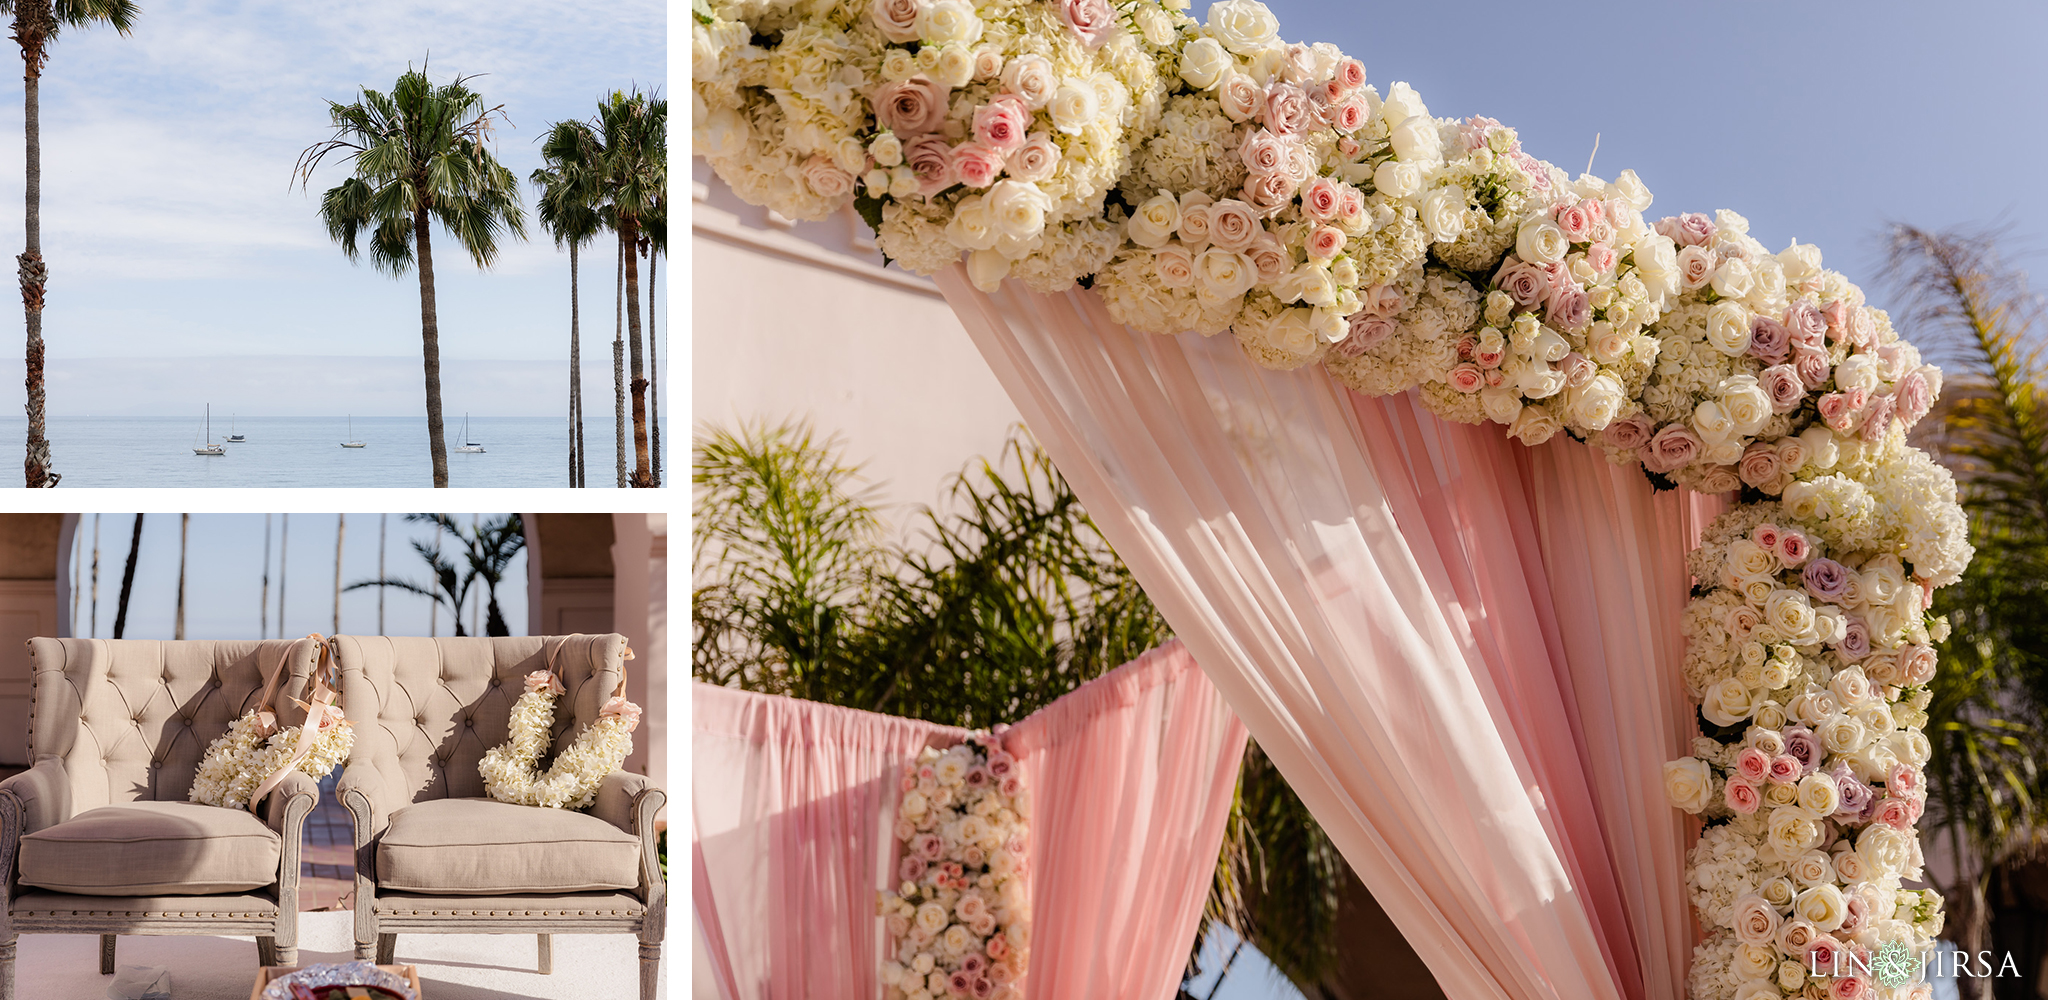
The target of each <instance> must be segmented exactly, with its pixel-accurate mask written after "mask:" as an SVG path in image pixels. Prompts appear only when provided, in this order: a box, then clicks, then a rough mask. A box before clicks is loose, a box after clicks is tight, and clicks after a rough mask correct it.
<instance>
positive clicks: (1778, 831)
mask: <svg viewBox="0 0 2048 1000" xmlns="http://www.w3.org/2000/svg"><path fill="white" fill-rule="evenodd" d="M1777 787H1783V786H1777ZM1768 831H1769V832H1768V834H1767V837H1768V839H1769V841H1770V845H1771V849H1772V850H1774V851H1776V852H1778V856H1779V857H1781V858H1796V857H1798V856H1799V855H1801V854H1803V853H1805V852H1807V851H1810V850H1812V849H1814V848H1815V847H1818V846H1820V840H1821V837H1822V835H1823V831H1822V829H1821V823H1820V817H1819V816H1817V815H1815V814H1814V813H1813V812H1811V811H1810V810H1807V809H1803V808H1801V807H1799V806H1796V805H1793V806H1779V807H1778V808H1776V809H1773V810H1771V818H1770V823H1769V827H1768Z"/></svg>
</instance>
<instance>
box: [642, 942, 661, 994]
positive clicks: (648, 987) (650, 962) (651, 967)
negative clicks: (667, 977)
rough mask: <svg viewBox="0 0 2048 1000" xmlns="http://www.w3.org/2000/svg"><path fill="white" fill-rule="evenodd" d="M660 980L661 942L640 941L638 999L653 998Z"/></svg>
mask: <svg viewBox="0 0 2048 1000" xmlns="http://www.w3.org/2000/svg"><path fill="white" fill-rule="evenodd" d="M660 981H661V942H659V941H656V942H654V943H652V944H649V943H647V942H646V941H642V942H640V1000H654V993H655V989H656V986H657V984H659V983H660Z"/></svg>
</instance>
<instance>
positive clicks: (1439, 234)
mask: <svg viewBox="0 0 2048 1000" xmlns="http://www.w3.org/2000/svg"><path fill="white" fill-rule="evenodd" d="M1421 215H1422V226H1423V228H1424V229H1427V230H1429V236H1430V239H1433V240H1435V241H1436V242H1438V243H1452V242H1456V241H1457V239H1458V237H1459V236H1462V235H1464V232H1465V189H1464V188H1461V187H1458V186H1456V185H1453V186H1450V187H1440V188H1437V189H1436V190H1434V191H1431V192H1430V193H1429V195H1428V196H1427V197H1425V198H1423V199H1422V212H1421Z"/></svg>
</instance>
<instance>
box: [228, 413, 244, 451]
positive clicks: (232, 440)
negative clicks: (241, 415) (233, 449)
mask: <svg viewBox="0 0 2048 1000" xmlns="http://www.w3.org/2000/svg"><path fill="white" fill-rule="evenodd" d="M224 440H226V441H227V443H229V444H246V443H248V440H249V439H248V437H246V436H244V435H241V434H237V433H235V415H234V414H232V413H230V414H228V436H227V437H226V438H225V439H224Z"/></svg>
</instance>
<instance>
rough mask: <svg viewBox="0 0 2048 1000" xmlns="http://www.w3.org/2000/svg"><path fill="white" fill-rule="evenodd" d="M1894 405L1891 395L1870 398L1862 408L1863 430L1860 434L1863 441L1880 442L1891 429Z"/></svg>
mask: <svg viewBox="0 0 2048 1000" xmlns="http://www.w3.org/2000/svg"><path fill="white" fill-rule="evenodd" d="M1894 407H1895V404H1894V403H1893V402H1892V395H1891V393H1885V394H1883V395H1880V396H1872V397H1871V399H1870V402H1869V403H1868V404H1866V405H1865V406H1864V408H1863V429H1862V431H1861V432H1860V433H1861V434H1862V437H1863V440H1865V441H1878V440H1882V439H1883V438H1884V436H1885V433H1886V432H1888V431H1890V430H1891V429H1892V415H1893V410H1894Z"/></svg>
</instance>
